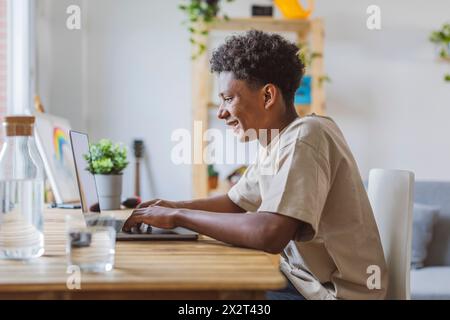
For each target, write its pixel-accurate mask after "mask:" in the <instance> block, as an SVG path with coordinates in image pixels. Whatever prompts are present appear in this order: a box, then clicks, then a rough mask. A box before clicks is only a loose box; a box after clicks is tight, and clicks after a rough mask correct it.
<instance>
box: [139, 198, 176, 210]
mask: <svg viewBox="0 0 450 320" xmlns="http://www.w3.org/2000/svg"><path fill="white" fill-rule="evenodd" d="M152 206H160V207H166V208H178V207H177V204H176V202H174V201H168V200H163V199H153V200H150V201H146V202H142V203H141V204H140V205H138V209H141V208H147V207H152Z"/></svg>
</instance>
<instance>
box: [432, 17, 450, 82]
mask: <svg viewBox="0 0 450 320" xmlns="http://www.w3.org/2000/svg"><path fill="white" fill-rule="evenodd" d="M429 39H430V41H431V42H433V43H434V44H436V46H437V49H438V50H439V56H440V57H441V58H442V59H445V60H447V61H450V24H449V23H446V24H444V25H443V26H442V28H441V30H437V31H433V32H432V33H431V34H430V38H429ZM444 80H445V81H449V82H450V74H446V75H444Z"/></svg>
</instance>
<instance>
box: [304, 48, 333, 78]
mask: <svg viewBox="0 0 450 320" xmlns="http://www.w3.org/2000/svg"><path fill="white" fill-rule="evenodd" d="M297 46H298V47H299V48H300V50H299V51H298V53H297V55H298V58H299V59H300V61H301V62H302V63H303V65H304V66H305V69H309V68H310V67H311V64H312V62H313V60H314V59H316V58H322V54H321V53H319V52H311V50H310V49H309V46H308V45H307V44H298V45H297ZM324 82H331V78H330V77H329V76H328V75H327V74H324V75H322V76H320V77H319V85H320V86H322V85H323V83H324Z"/></svg>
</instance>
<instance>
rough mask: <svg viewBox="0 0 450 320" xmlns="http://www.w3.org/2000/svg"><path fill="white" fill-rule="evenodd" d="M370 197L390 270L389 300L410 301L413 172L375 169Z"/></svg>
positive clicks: (370, 181)
mask: <svg viewBox="0 0 450 320" xmlns="http://www.w3.org/2000/svg"><path fill="white" fill-rule="evenodd" d="M368 194H369V200H370V203H371V206H372V209H373V212H374V215H375V220H376V222H377V226H378V230H379V232H380V237H381V242H382V245H383V251H384V256H385V259H386V263H387V268H388V274H389V285H388V291H387V296H386V298H387V299H393V300H394V299H395V300H397V299H399V300H409V299H410V288H409V272H410V264H411V242H412V240H411V233H412V211H413V204H414V173H412V172H409V171H403V170H383V169H372V170H370V173H369V185H368Z"/></svg>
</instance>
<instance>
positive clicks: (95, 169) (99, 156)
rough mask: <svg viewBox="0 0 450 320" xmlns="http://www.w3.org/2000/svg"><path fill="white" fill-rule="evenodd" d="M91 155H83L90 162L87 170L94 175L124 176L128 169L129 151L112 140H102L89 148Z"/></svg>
mask: <svg viewBox="0 0 450 320" xmlns="http://www.w3.org/2000/svg"><path fill="white" fill-rule="evenodd" d="M89 152H90V154H85V155H83V156H84V158H85V159H86V161H87V162H88V167H87V168H86V170H88V171H89V172H91V173H92V174H111V175H116V174H122V171H123V170H124V169H125V168H126V167H127V165H128V161H127V149H126V148H125V147H123V146H122V145H121V144H118V143H113V142H112V141H111V140H108V139H102V140H100V141H99V142H98V143H94V144H91V145H90V146H89Z"/></svg>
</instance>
